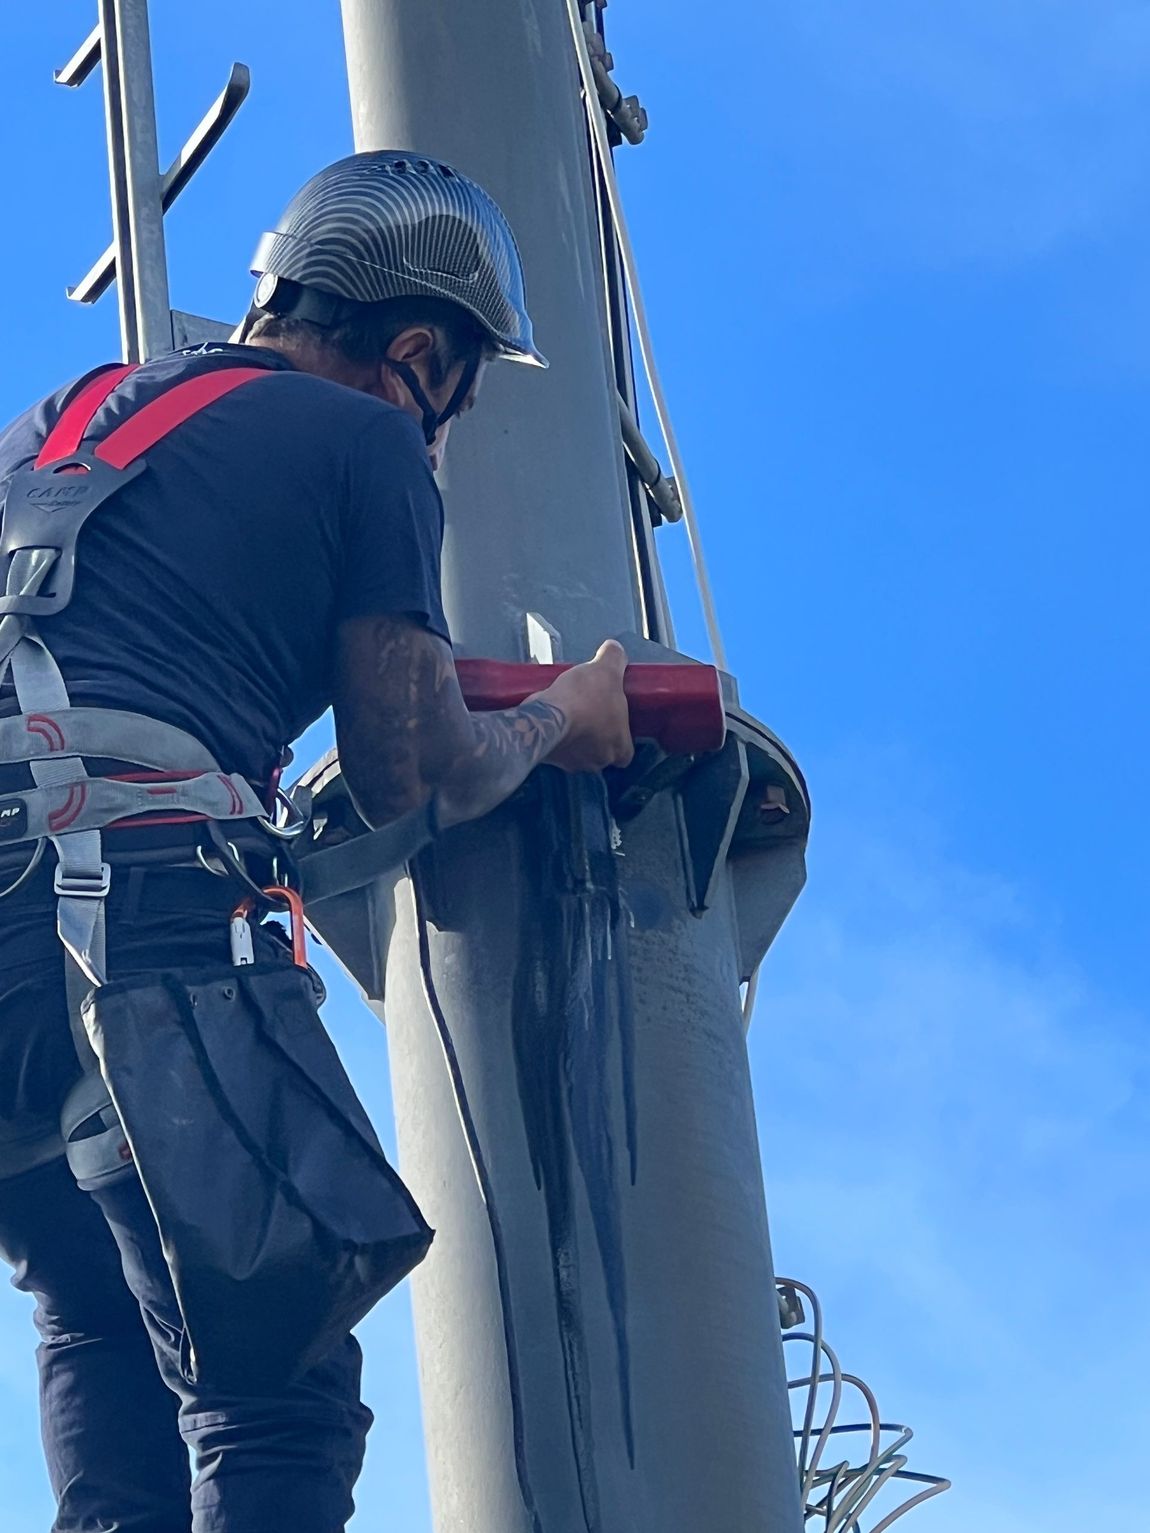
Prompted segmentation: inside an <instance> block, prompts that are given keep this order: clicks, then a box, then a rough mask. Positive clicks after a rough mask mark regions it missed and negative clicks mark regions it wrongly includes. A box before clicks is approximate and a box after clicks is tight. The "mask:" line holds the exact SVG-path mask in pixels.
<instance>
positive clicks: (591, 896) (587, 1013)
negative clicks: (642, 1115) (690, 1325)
mask: <svg viewBox="0 0 1150 1533" xmlns="http://www.w3.org/2000/svg"><path fill="white" fill-rule="evenodd" d="M539 777H540V792H541V798H542V804H541V806H540V805H538V804H536V805H533V806H532V807H533V808H539V807H541V808H542V813H541V814H539V816H538V819H537V820H536V822H535V823H534V824H533V825H532V827H531V830H530V831H529V832H528V834H527V836H526V837H525V842H526V844H527V846H528V848H529V851H528V856H529V857H531V858H533V859H534V861H535V864H536V865H535V866H534V867H533V868H532V869H531V870H530V871H531V874H532V887H533V888H534V889H535V890H536V891H537V898H538V905H537V906H536V913H535V917H534V918H533V919H532V920H530V921H529V922H528V923H526V924H527V926H528V928H529V929H528V930H525V931H524V933H523V939H524V940H523V946H522V949H521V955H522V956H521V963H520V967H519V969H518V972H517V974H516V979H515V1001H514V1008H513V1024H512V1026H513V1036H514V1047H515V1062H516V1071H517V1076H518V1086H519V1098H520V1103H521V1105H522V1111H523V1122H524V1126H525V1128H526V1132H527V1140H528V1146H529V1149H530V1154H531V1164H532V1169H533V1172H534V1175H535V1183H536V1186H537V1187H539V1189H540V1191H541V1192H542V1194H543V1198H544V1204H545V1208H546V1215H547V1231H548V1239H549V1243H550V1248H551V1266H552V1274H553V1282H554V1292H555V1305H556V1312H557V1316H558V1323H559V1344H560V1348H561V1351H562V1357H563V1372H564V1378H565V1381H566V1388H567V1407H568V1417H569V1421H570V1430H571V1447H572V1452H573V1454H574V1458H575V1467H576V1471H577V1474H578V1479H579V1489H580V1495H581V1497H582V1506H583V1518H584V1522H585V1525H586V1528H587V1533H600V1530H601V1527H602V1522H601V1515H600V1509H599V1489H598V1481H597V1476H596V1469H595V1433H594V1423H593V1421H592V1413H591V1380H590V1369H589V1363H588V1357H587V1346H586V1340H585V1337H586V1324H587V1317H586V1316H585V1315H584V1313H583V1305H582V1297H581V1295H582V1287H583V1285H582V1281H581V1260H582V1256H581V1252H580V1248H579V1239H578V1226H577V1217H576V1191H577V1182H576V1178H578V1180H579V1181H580V1182H582V1185H583V1187H584V1188H585V1190H586V1196H587V1202H588V1205H589V1207H590V1210H591V1222H592V1228H593V1231H594V1243H595V1253H596V1256H597V1258H598V1262H599V1266H600V1270H601V1273H602V1276H603V1281H604V1285H605V1288H606V1294H607V1302H608V1306H609V1308H610V1311H611V1320H612V1329H613V1338H614V1350H615V1361H616V1370H617V1377H618V1385H619V1407H620V1413H621V1417H622V1425H623V1432H624V1438H625V1441H626V1445H627V1455H628V1459H629V1462H630V1463H631V1464H632V1465H633V1464H634V1461H635V1441H634V1427H633V1422H632V1406H631V1361H630V1349H629V1343H628V1335H627V1288H626V1270H625V1265H624V1254H623V1232H622V1221H621V1216H620V1208H619V1190H618V1182H617V1159H618V1156H617V1149H616V1144H615V1137H614V1135H613V1133H612V1123H613V1114H612V1109H611V1104H612V1097H613V1095H614V1090H619V1091H620V1092H621V1095H622V1101H623V1122H624V1132H625V1136H626V1146H625V1150H626V1167H627V1173H628V1178H629V1180H630V1181H631V1182H634V1179H635V1169H636V1142H635V1089H634V1071H633V1062H634V1040H633V1030H634V1024H633V1016H632V1011H631V1005H630V992H629V988H628V985H627V978H626V967H627V966H626V963H625V962H612V961H611V958H612V953H613V949H614V945H615V944H616V943H617V942H618V941H619V940H620V936H619V920H620V901H619V889H618V878H617V873H616V866H615V854H614V851H613V849H612V846H611V819H610V815H609V812H608V809H607V802H606V794H605V790H604V788H603V783H602V780H601V779H600V778H598V777H587V778H583V777H579V778H572V777H564V776H563V775H562V774H560V773H558V772H555V771H550V770H545V771H543V772H541V773H540V774H539ZM613 1082H617V1083H618V1084H617V1085H616V1086H615V1087H614V1089H613Z"/></svg>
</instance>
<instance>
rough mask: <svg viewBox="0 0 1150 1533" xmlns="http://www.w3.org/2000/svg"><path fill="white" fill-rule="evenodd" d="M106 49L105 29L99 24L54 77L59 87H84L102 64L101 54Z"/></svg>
mask: <svg viewBox="0 0 1150 1533" xmlns="http://www.w3.org/2000/svg"><path fill="white" fill-rule="evenodd" d="M103 47H104V29H103V27H101V25H100V23H99V22H97V23H96V25H95V26H94V27H93V28H92V30H91V31H90V32H89V33H88V35H87V37H86V38H85V39H84V41H83V42H82V43H81V44H80V46H79V47H78V48H77V49H76V51H75V53H74V54H73V55H72V57H71V58H70V59H69V60H68V62H67V63H66V64H65V65H64V67H63V69H57V71H56V73H55V74H54V75H53V76H52V78H53V79H54V80H55V82H56V84H57V85H68V86H71V87H73V88H74V87H75V86H77V85H83V83H84V81H85V80H86V79H87V78H88V76H89V75H90V74H91V73H92V71H93V69H95V67H96V65H97V64H98V63H99V62H100V54H101V53H102V51H103Z"/></svg>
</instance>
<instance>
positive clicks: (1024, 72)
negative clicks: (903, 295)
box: [772, 0, 1150, 266]
mask: <svg viewBox="0 0 1150 1533" xmlns="http://www.w3.org/2000/svg"><path fill="white" fill-rule="evenodd" d="M779 19H780V20H781V28H782V31H783V33H784V36H785V39H786V40H785V42H784V43H783V45H782V46H783V47H784V48H785V49H786V50H787V51H788V52H790V50H794V59H793V60H792V65H791V67H792V68H794V69H795V70H796V72H797V73H798V74H799V75H800V77H802V79H803V97H802V99H801V100H800V101H797V102H795V103H788V104H787V109H786V111H785V113H784V114H782V120H781V122H780V124H779V136H780V137H781V139H782V145H781V152H782V154H783V155H784V156H785V157H787V158H790V157H792V156H793V157H795V158H797V157H799V156H801V157H802V158H803V160H804V169H805V171H806V172H807V174H808V175H809V176H811V177H813V178H815V179H817V180H823V181H824V182H825V186H826V190H827V191H828V192H830V191H831V190H832V189H833V192H834V197H835V199H836V202H835V206H836V211H837V213H838V214H839V216H840V219H841V228H842V231H843V234H842V237H843V241H844V243H845V244H847V245H849V246H850V248H851V251H852V255H853V258H854V259H857V258H858V257H859V256H860V255H861V254H865V250H866V247H867V245H869V244H871V243H873V244H874V245H876V246H877V247H880V248H881V252H882V258H883V263H884V265H889V264H891V259H892V256H893V257H894V264H895V265H896V266H897V265H904V266H906V265H909V266H919V265H927V266H931V265H934V266H949V265H954V264H963V263H967V262H976V263H977V262H984V263H986V264H988V265H992V266H993V265H1001V264H1013V263H1015V262H1018V261H1023V260H1029V259H1032V258H1034V257H1037V256H1041V255H1044V254H1046V253H1048V252H1050V251H1051V250H1053V249H1055V248H1056V247H1059V246H1062V245H1064V244H1066V243H1067V242H1079V241H1083V240H1087V241H1089V240H1091V239H1094V238H1096V237H1098V236H1100V235H1105V234H1106V233H1107V232H1109V231H1111V230H1113V229H1114V228H1116V227H1119V226H1121V225H1122V224H1123V223H1124V222H1126V221H1127V219H1128V217H1129V216H1130V214H1131V212H1132V211H1139V210H1140V208H1141V205H1142V202H1143V200H1144V197H1145V193H1146V189H1147V183H1148V182H1150V164H1148V162H1147V159H1146V156H1145V154H1144V153H1143V152H1142V133H1141V124H1142V122H1143V112H1144V99H1145V97H1144V91H1145V87H1146V84H1147V81H1148V80H1150V13H1148V12H1147V11H1146V8H1145V7H1144V6H1140V5H1139V6H1134V5H1132V4H1130V3H1128V0H1122V3H1118V0H957V3H954V0H952V3H949V4H945V5H943V4H937V3H936V4H932V3H928V0H884V3H880V4H877V5H876V4H873V3H865V0H792V3H791V4H790V5H789V6H787V7H785V8H783V9H782V14H781V18H779ZM773 24H774V20H772V25H773ZM776 48H777V44H776ZM808 71H809V75H808ZM796 109H797V112H798V116H797V117H796V115H795V110H796ZM860 244H861V249H860Z"/></svg>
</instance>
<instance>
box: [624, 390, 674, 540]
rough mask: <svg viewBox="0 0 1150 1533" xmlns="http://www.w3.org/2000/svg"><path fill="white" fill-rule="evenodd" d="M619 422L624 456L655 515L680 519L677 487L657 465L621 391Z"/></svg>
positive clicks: (665, 519)
mask: <svg viewBox="0 0 1150 1533" xmlns="http://www.w3.org/2000/svg"><path fill="white" fill-rule="evenodd" d="M619 425H620V427H621V428H622V431H623V446H624V447H625V448H626V451H627V456H628V457H629V458H630V460H631V462H632V463H633V464H634V465H635V472H636V473H637V474H638V475H639V478H640V479H641V480H642V481H643V488H644V489H645V490H646V491H647V494H648V495H649V496H650V497H651V500H652V501H653V503H654V505H655V506H656V508H657V510H658V511H659V514H660V515H661V516H662V518H663V520H664V521H667V522H678V521H681V520H682V517H683V502H682V501H681V500H680V499H679V491H678V487H677V486H676V484H675V481H674V480H673V479H668V478H667V476H666V474H664V472H663V470H662V469H661V468H660V467H659V460H658V459H657V458H656V457H655V454H654V453H653V452H652V451H651V448H650V447H649V446H648V443H647V439H646V437H645V436H644V435H643V433H642V431H641V429H640V427H639V422H638V421H637V420H636V419H635V417H634V415H633V414H632V413H631V407H630V405H628V403H627V401H626V400H625V399H624V398H623V396H622V394H620V395H619Z"/></svg>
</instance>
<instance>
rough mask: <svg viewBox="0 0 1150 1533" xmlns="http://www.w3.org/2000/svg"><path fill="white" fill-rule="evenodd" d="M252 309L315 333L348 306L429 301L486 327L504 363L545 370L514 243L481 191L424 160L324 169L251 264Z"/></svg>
mask: <svg viewBox="0 0 1150 1533" xmlns="http://www.w3.org/2000/svg"><path fill="white" fill-rule="evenodd" d="M252 274H253V276H258V277H259V278H260V282H259V285H258V287H257V288H256V299H255V302H256V307H257V308H259V309H264V310H266V311H269V312H272V313H292V314H295V315H297V316H298V317H300V318H305V319H310V320H312V321H313V322H314V323H317V324H321V325H326V326H330V325H334V324H338V323H340V321H341V320H343V319H345V318H348V317H350V316H351V315H352V314H353V313H354V312H355V306H356V305H358V304H364V303H378V302H380V301H381V300H383V299H386V298H402V297H408V296H412V295H415V294H421V293H425V294H428V295H429V296H431V297H434V298H444V299H448V300H449V301H450V302H452V303H457V304H458V305H459V306H460V307H461V308H463V309H465V310H466V311H467V312H468V313H469V314H471V315H472V316H473V317H474V318H475V319H476V320H477V321H478V323H479V324H480V325H481V326H482V328H483V330H484V331H485V332H486V334H487V335H488V337H489V338H490V340H491V343H492V345H493V346H494V347H495V350H496V352H497V353H498V355H499V356H501V357H505V358H506V359H507V360H508V361H510V362H526V363H530V364H533V365H534V366H536V367H546V366H547V360H546V358H545V357H543V356H542V355H541V354H540V353H539V352H538V351H537V350H536V348H535V343H534V340H533V338H532V332H531V320H530V318H529V316H528V313H527V306H526V299H525V297H524V291H523V265H522V262H521V260H520V257H519V249H518V246H517V245H516V243H515V236H514V235H513V234H512V232H511V228H510V226H509V224H508V222H507V220H506V219H505V218H504V216H503V214H502V212H501V211H500V209H499V208H498V207H497V206H496V204H495V203H494V202H493V201H492V199H491V198H490V197H489V196H488V195H487V193H486V192H485V191H484V190H483V188H482V187H481V186H477V185H476V183H475V182H474V181H471V180H469V179H468V177H467V176H465V175H462V174H461V173H460V172H459V171H457V170H455V169H453V168H452V167H451V166H450V165H445V164H444V163H443V162H442V161H441V160H432V159H427V158H425V157H423V156H421V155H417V154H410V153H402V152H400V151H397V150H390V149H380V150H372V151H369V152H367V153H364V154H353V155H349V156H348V157H347V158H346V159H343V160H337V161H336V163H335V164H334V165H329V166H328V167H327V169H326V170H321V171H320V172H319V174H318V175H315V176H313V177H312V178H311V180H310V181H309V182H307V184H306V185H305V186H304V187H303V188H302V189H301V190H300V191H299V192H297V193H296V195H295V196H294V197H293V198H292V200H291V202H290V203H289V204H288V206H287V209H286V211H285V212H284V215H283V217H282V218H281V219H280V221H279V223H278V225H277V226H276V228H275V229H274V230H272V231H271V232H270V233H268V234H265V235H264V237H263V238H262V239H261V240H260V243H259V246H258V247H257V249H256V253H255V256H254V257H253V260H252Z"/></svg>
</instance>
